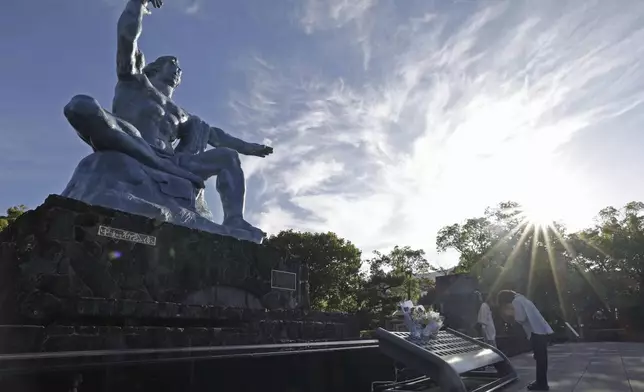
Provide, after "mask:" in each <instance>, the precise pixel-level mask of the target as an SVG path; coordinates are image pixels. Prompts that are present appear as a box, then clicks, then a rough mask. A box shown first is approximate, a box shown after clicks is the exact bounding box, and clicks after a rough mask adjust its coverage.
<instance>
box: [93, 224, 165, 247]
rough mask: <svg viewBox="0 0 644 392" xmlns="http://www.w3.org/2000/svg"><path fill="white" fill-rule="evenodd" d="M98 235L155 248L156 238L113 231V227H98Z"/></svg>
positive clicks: (124, 231)
mask: <svg viewBox="0 0 644 392" xmlns="http://www.w3.org/2000/svg"><path fill="white" fill-rule="evenodd" d="M98 235H100V236H103V237H109V238H114V239H115V240H123V241H130V242H136V243H139V244H144V245H150V246H156V244H157V237H155V236H152V235H147V234H140V233H134V232H131V231H127V230H121V229H115V228H113V227H107V226H99V227H98Z"/></svg>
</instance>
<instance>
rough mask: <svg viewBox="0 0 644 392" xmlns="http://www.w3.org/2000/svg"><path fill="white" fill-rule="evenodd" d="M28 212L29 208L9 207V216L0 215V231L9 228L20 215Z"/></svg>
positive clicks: (20, 206) (22, 206)
mask: <svg viewBox="0 0 644 392" xmlns="http://www.w3.org/2000/svg"><path fill="white" fill-rule="evenodd" d="M25 212H27V206H25V205H23V204H20V205H17V206H14V207H9V208H8V209H7V215H0V231H2V230H4V229H5V228H7V226H9V225H10V224H11V223H13V221H15V220H16V219H17V218H18V217H19V216H20V215H22V214H24V213H25Z"/></svg>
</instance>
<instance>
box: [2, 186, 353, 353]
mask: <svg viewBox="0 0 644 392" xmlns="http://www.w3.org/2000/svg"><path fill="white" fill-rule="evenodd" d="M301 267H302V266H300V265H299V263H297V262H296V261H292V260H289V258H288V255H283V254H280V253H279V252H278V251H277V250H276V249H273V248H270V247H268V246H266V245H258V244H255V243H252V242H248V241H240V240H237V239H234V238H231V237H225V236H220V235H217V234H211V233H206V232H201V231H197V230H192V229H188V228H186V227H181V226H176V225H172V224H168V223H163V222H157V221H154V220H151V219H148V218H145V217H142V216H136V215H132V214H128V213H124V212H120V211H116V210H110V209H107V208H102V207H96V206H89V205H86V204H84V203H82V202H79V201H76V200H72V199H67V198H64V197H60V196H50V197H49V198H48V199H47V200H46V201H45V203H44V204H43V205H42V206H40V207H38V208H37V209H35V210H33V211H29V212H27V213H26V214H24V215H23V216H21V217H20V218H19V219H18V220H17V221H16V222H14V224H12V225H11V226H10V227H9V228H7V229H6V230H5V231H3V232H1V233H0V325H4V326H2V327H0V352H25V353H26V352H34V351H35V352H47V351H68V350H90V349H123V348H126V349H127V348H163V347H193V346H195V345H229V344H264V343H280V342H294V341H312V340H337V339H349V338H357V337H358V336H359V331H358V328H357V323H356V322H355V320H354V318H353V317H352V316H349V315H346V314H330V313H320V312H309V311H307V310H306V309H305V308H303V307H301V306H299V305H298V301H300V300H301V299H303V298H306V297H307V294H308V293H302V292H301V287H302V286H304V285H301V284H300V283H301V282H299V280H296V281H293V283H294V284H293V288H295V290H279V289H275V288H274V287H272V281H271V274H272V271H273V270H280V271H286V272H292V273H294V274H297V275H296V276H298V275H299V274H300V273H301V271H302V268H301ZM287 276H291V275H288V274H287ZM282 283H283V282H282ZM21 342H22V343H21Z"/></svg>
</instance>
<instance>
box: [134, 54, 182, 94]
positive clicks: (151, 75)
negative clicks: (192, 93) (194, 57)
mask: <svg viewBox="0 0 644 392" xmlns="http://www.w3.org/2000/svg"><path fill="white" fill-rule="evenodd" d="M143 73H144V74H145V75H146V76H147V77H148V79H150V80H156V81H159V82H161V83H163V84H165V85H168V86H170V87H172V88H176V87H177V86H179V84H180V83H181V67H179V60H177V58H176V57H174V56H161V57H159V58H158V59H156V60H154V61H153V62H151V63H150V64H148V65H146V66H145V67H143Z"/></svg>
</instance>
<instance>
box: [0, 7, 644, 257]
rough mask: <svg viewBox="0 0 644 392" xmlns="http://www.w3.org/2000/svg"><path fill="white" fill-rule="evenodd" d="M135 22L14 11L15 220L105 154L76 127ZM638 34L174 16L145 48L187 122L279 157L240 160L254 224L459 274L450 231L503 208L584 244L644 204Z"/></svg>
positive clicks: (643, 50)
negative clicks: (601, 226)
mask: <svg viewBox="0 0 644 392" xmlns="http://www.w3.org/2000/svg"><path fill="white" fill-rule="evenodd" d="M124 3H125V2H124V0H93V1H86V0H64V1H58V2H38V4H35V3H34V2H29V1H6V2H2V5H0V53H3V55H4V56H3V60H2V61H0V75H2V83H3V85H2V88H1V89H0V91H2V92H3V94H2V104H1V105H0V130H1V131H0V132H2V136H3V137H2V141H3V143H2V144H0V178H1V179H2V192H0V209H2V210H4V209H6V208H7V207H10V206H12V205H16V204H26V205H27V206H29V207H36V206H38V205H39V204H41V203H42V202H43V201H44V199H45V198H46V197H47V195H49V194H54V193H59V192H61V191H62V190H63V189H64V187H65V185H66V183H67V181H68V180H69V178H70V176H71V174H72V172H73V170H74V168H75V167H76V165H77V163H78V162H79V161H80V159H82V158H83V157H84V156H86V155H88V154H89V153H90V152H91V151H90V148H89V147H88V146H87V145H85V144H84V143H83V142H82V141H81V140H80V139H79V138H78V137H77V135H76V134H75V132H74V131H73V129H72V128H71V126H70V125H69V124H68V123H67V122H66V120H65V118H64V116H63V112H62V109H63V106H64V105H65V104H66V103H67V102H68V101H69V99H70V98H71V97H72V96H74V95H75V94H88V95H91V96H93V97H95V98H96V99H97V100H98V101H99V102H101V103H102V104H103V106H105V107H106V108H109V107H110V106H111V104H110V102H111V99H112V93H113V88H114V84H115V81H116V75H115V45H116V40H115V29H116V21H117V19H118V16H119V14H120V12H121V10H122V8H123V6H124ZM643 19H644V2H641V1H638V0H621V1H619V2H609V1H601V0H595V1H593V0H574V1H573V0H568V1H566V0H523V1H520V0H516V1H514V0H511V1H502V0H460V1H458V0H441V1H438V0H435V1H431V0H278V1H277V0H276V1H261V0H237V1H234V2H233V1H205V0H166V1H165V4H164V6H163V8H161V9H158V10H153V12H152V14H151V15H149V16H147V17H146V18H145V20H144V30H143V36H142V38H141V42H140V46H141V49H142V50H143V52H144V54H145V56H146V58H147V59H148V61H151V60H152V59H154V58H156V57H157V56H161V55H167V54H171V55H175V56H177V57H178V58H179V61H180V62H181V67H182V68H183V70H184V74H183V82H182V85H181V86H180V87H179V89H178V90H177V92H176V95H175V101H176V102H177V103H178V104H180V105H181V106H182V107H184V108H185V109H187V110H188V111H189V112H191V113H194V114H197V115H199V116H200V117H202V118H203V119H205V120H206V121H208V122H209V123H210V124H212V125H213V126H218V127H220V128H222V129H224V130H226V131H227V132H229V133H231V134H233V135H236V136H240V137H242V138H245V139H246V140H249V141H253V142H261V143H267V144H270V145H272V146H273V147H274V148H275V153H274V154H273V155H272V156H270V157H268V158H265V159H260V158H254V157H244V158H243V160H242V162H243V166H244V170H245V172H246V175H247V177H248V195H247V206H246V214H247V219H248V220H249V221H250V222H251V223H253V224H256V225H258V226H259V227H261V228H263V229H264V230H265V231H267V232H269V233H277V232H279V231H280V230H283V229H296V230H308V231H333V232H335V233H337V234H338V235H339V236H341V237H344V238H346V239H348V240H350V241H351V242H353V243H354V244H356V245H357V246H358V247H359V248H361V249H362V250H363V252H365V255H367V256H368V254H369V252H371V251H372V250H376V249H377V250H386V249H388V248H391V247H393V246H394V245H401V246H405V245H409V246H412V247H414V248H422V249H425V250H426V252H427V257H428V259H429V260H430V261H432V262H433V263H435V264H436V265H440V266H442V267H449V266H451V265H454V264H455V263H456V262H457V255H455V254H454V253H451V252H448V253H442V254H437V253H436V251H435V238H436V232H437V230H438V229H440V228H441V227H442V226H445V225H448V224H452V223H455V222H460V221H462V220H464V219H466V218H468V217H473V216H479V215H481V214H482V213H483V210H484V209H485V207H487V206H490V205H495V204H497V203H498V202H501V201H505V200H514V201H517V202H519V203H522V204H524V205H525V206H526V208H529V209H530V210H531V211H538V213H539V214H543V215H548V216H550V215H551V216H552V217H553V218H555V219H558V220H561V221H563V222H564V223H566V224H567V225H568V226H569V227H570V228H571V229H576V228H581V227H585V226H587V225H590V224H591V223H592V218H593V216H594V215H595V214H596V213H597V212H598V211H599V210H600V209H601V208H603V207H605V206H608V205H614V206H621V205H623V204H625V203H626V202H628V201H631V200H644V181H641V178H643V177H644V154H642V151H643V150H644V131H642V127H643V126H644V111H643V106H642V104H641V103H642V101H643V100H644V68H643V67H642V64H641V62H642V59H644V44H643V42H644V23H642V22H643ZM207 192H208V196H207V199H208V202H209V204H210V206H211V208H212V209H213V213H214V215H215V216H216V217H217V218H218V219H220V218H221V212H220V209H221V205H220V203H219V201H218V195H217V192H216V190H215V188H214V181H209V183H208V184H207Z"/></svg>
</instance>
